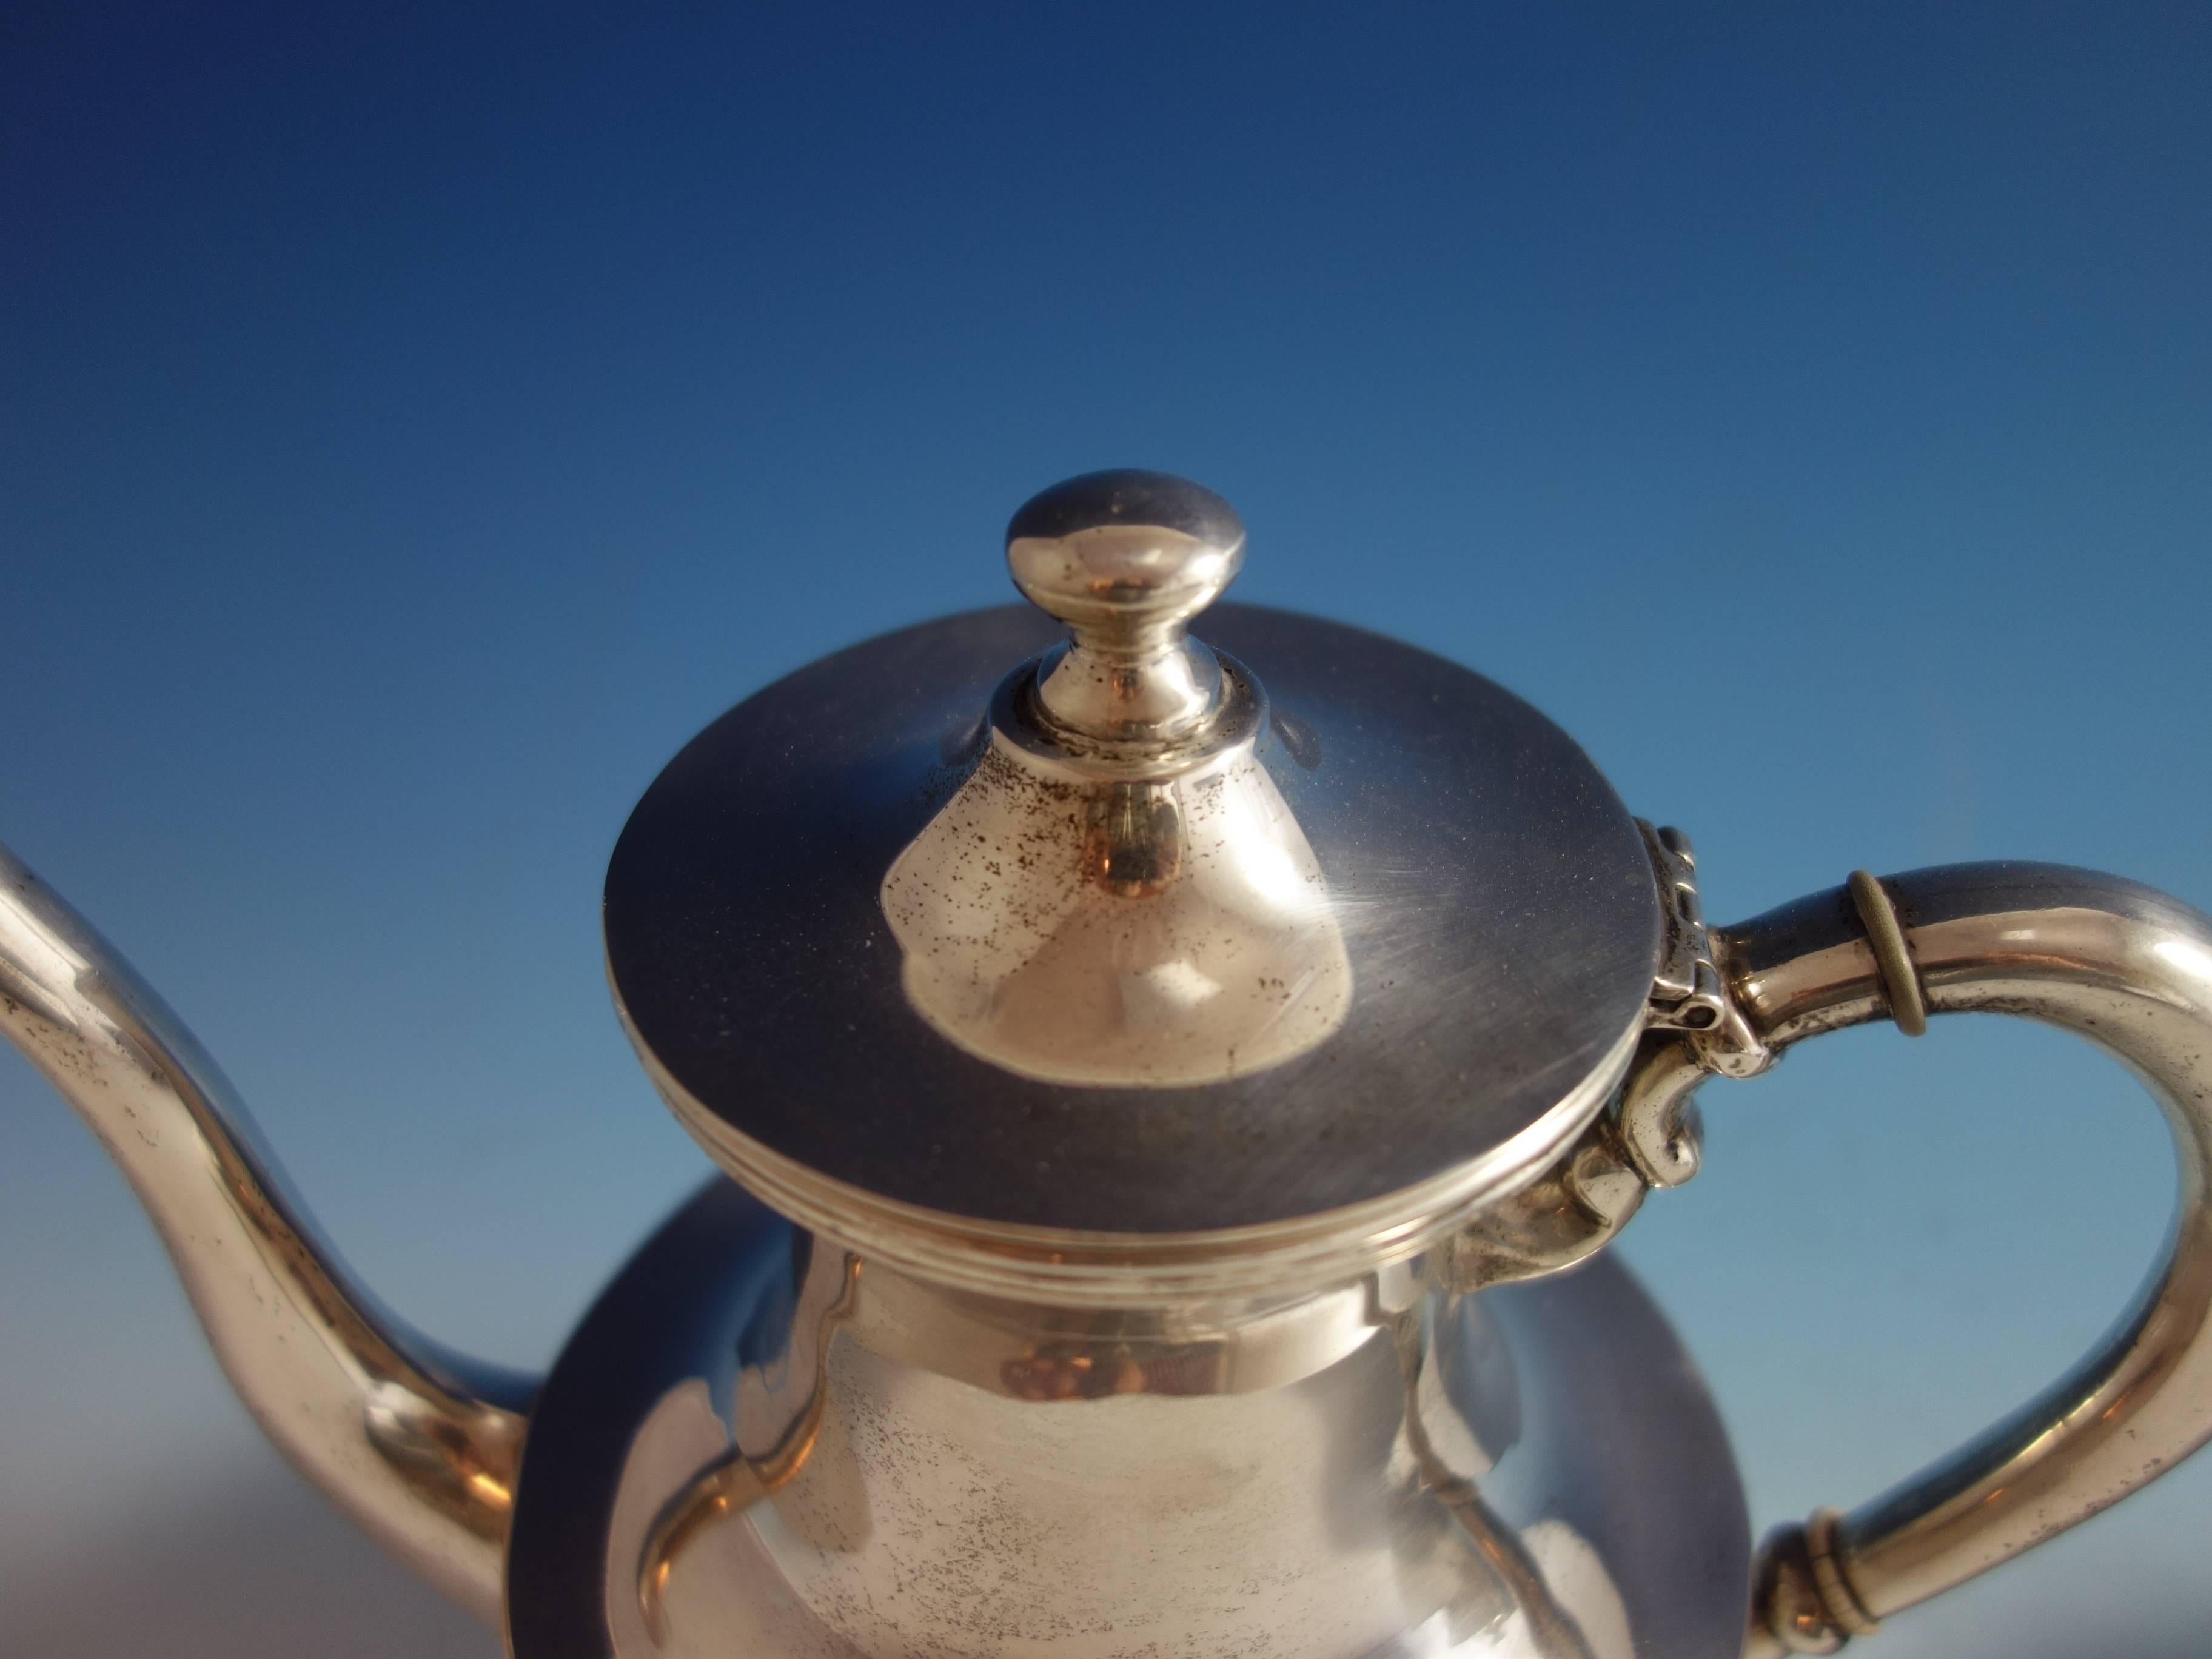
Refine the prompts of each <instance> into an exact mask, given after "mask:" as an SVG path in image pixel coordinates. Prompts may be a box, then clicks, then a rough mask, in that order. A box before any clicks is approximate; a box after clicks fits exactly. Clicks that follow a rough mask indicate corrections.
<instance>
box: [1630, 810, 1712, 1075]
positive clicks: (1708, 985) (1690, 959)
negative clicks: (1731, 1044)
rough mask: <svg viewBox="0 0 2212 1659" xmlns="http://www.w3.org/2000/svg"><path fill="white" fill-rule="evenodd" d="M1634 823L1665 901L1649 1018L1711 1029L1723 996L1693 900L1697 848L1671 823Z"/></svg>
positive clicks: (1675, 1027) (1668, 1025)
mask: <svg viewBox="0 0 2212 1659" xmlns="http://www.w3.org/2000/svg"><path fill="white" fill-rule="evenodd" d="M1636 827H1637V828H1638V829H1641V830H1643V832H1644V847H1645V848H1646V849H1647V850H1648V851H1649V852H1650V854H1651V869H1652V872H1653V873H1654V874H1655V875H1656V876H1657V877H1658V878H1659V896H1660V899H1661V901H1662V902H1663V903H1664V904H1665V906H1666V926H1667V942H1666V945H1665V946H1664V947H1663V948H1662V950H1661V951H1660V953H1659V971H1658V972H1657V973H1656V974H1655V975H1652V980H1651V1022H1650V1023H1651V1024H1653V1025H1654V1026H1656V1027H1658V1028H1660V1029H1661V1030H1670V1031H1710V1030H1712V1029H1713V1027H1715V1026H1716V1025H1718V1024H1720V1023H1721V1021H1722V1019H1723V1018H1724V1017H1725V1016H1726V1014H1727V1012H1728V998H1727V996H1726V995H1725V994H1723V992H1722V990H1721V975H1720V969H1717V967H1715V966H1714V965H1713V951H1712V941H1711V937H1710V936H1709V935H1708V934H1707V933H1706V932H1705V910H1704V908H1702V907H1701V906H1700V905H1699V902H1698V854H1697V849H1696V848H1692V846H1691V845H1690V838H1689V837H1688V836H1686V835H1684V834H1683V833H1682V832H1681V831H1680V829H1674V828H1672V827H1671V826H1670V827H1666V828H1662V829H1653V828H1652V827H1651V825H1650V824H1648V823H1645V822H1644V820H1643V819H1642V818H1638V819H1637V821H1636Z"/></svg>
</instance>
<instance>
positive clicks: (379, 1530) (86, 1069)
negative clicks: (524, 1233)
mask: <svg viewBox="0 0 2212 1659" xmlns="http://www.w3.org/2000/svg"><path fill="white" fill-rule="evenodd" d="M0 1029H4V1030H5V1031H6V1032H7V1035H8V1036H9V1039H10V1040H12V1041H13V1042H15V1046H16V1047H17V1048H21V1050H22V1051H23V1052H24V1053H25V1054H27V1055H28V1056H29V1057H30V1059H31V1061H32V1063H33V1065H35V1066H38V1068H39V1069H40V1071H41V1072H43V1073H46V1077H47V1079H49V1080H50V1081H51V1082H52V1084H53V1085H54V1087H55V1088H57V1089H58V1090H59V1091H61V1093H62V1094H63V1096H64V1097H65V1098H66V1099H67V1100H68V1101H69V1103H70V1104H71V1105H72V1106H74V1107H76V1109H77V1112H78V1113H79V1115H82V1117H83V1119H84V1121H86V1122H87V1123H88V1124H90V1125H91V1126H92V1130H93V1133H94V1134H96V1135H98V1136H99V1137H100V1144H101V1145H102V1146H105V1147H106V1149H107V1151H108V1153H109V1155H110V1156H111V1157H112V1158H114V1159H115V1161H116V1163H117V1164H120V1165H121V1166H122V1169H123V1172H124V1174H125V1176H127V1177H128V1178H129V1180H130V1182H131V1188H132V1190H133V1191H135V1192H136V1193H137V1194H138V1199H139V1201H140V1202H141V1203H142V1204H143V1205H144V1206H146V1210H147V1212H148V1214H149V1215H150V1216H151V1217H152V1218H153V1222H154V1225H155V1229H156V1230H157V1231H159V1232H160V1233H161V1242H162V1243H164V1244H165V1245H167V1248H168V1251H169V1256H170V1259H171V1260H172V1261H174V1262H175V1263H176V1267H177V1272H178V1274H179V1277H180V1278H182V1279H183V1280H184V1285H185V1294H186V1295H188V1296H189V1297H191V1302H192V1306H193V1309H194V1310H196V1311H197V1313H198V1315H199V1318H200V1323H201V1324H202V1325H203V1326H204V1328H206V1331H207V1334H208V1340H209V1341H210V1343H211V1344H212V1345H213V1346H214V1348H215V1352H216V1358H218V1359H219V1360H220V1361H221V1362H222V1368H223V1370H224V1371H225V1372H226V1373H227V1374H228V1376H229V1377H230V1381H231V1384H232V1386H233V1387H234V1388H235V1389H237V1390H238V1392H239V1394H240V1395H241V1396H242V1397H243V1398H244V1400H245V1401H246V1407H247V1408H248V1409H249V1410H251V1411H252V1413H253V1415H254V1418H255V1419H256V1420H257V1421H258V1423H259V1424H260V1425H261V1427H262V1429H263V1431H264V1432H265V1433H266V1434H267V1435H268V1436H269V1437H270V1439H271V1440H273V1441H275V1442H276V1444H277V1446H278V1447H279V1448H281V1449H283V1452H284V1453H285V1455H287V1456H289V1458H290V1459H291V1460H292V1462H294V1463H295V1465H297V1466H298V1468H300V1470H301V1473H303V1474H306V1475H307V1478H308V1479H309V1480H313V1482H314V1483H315V1484H316V1485H317V1486H320V1487H321V1488H322V1489H323V1490H324V1491H325V1492H327V1493H329V1494H330V1495H331V1498H334V1499H336V1500H337V1503H338V1504H339V1505H340V1506H341V1507H342V1508H343V1509H344V1510H346V1511H347V1512H348V1513H349V1514H350V1515H351V1516H353V1517H354V1519H355V1520H356V1521H357V1522H360V1523H361V1524H362V1526H364V1527H366V1528H368V1530H369V1531H370V1532H371V1533H373V1534H375V1535H376V1537H377V1538H378V1539H379V1540H380V1541H382V1542H383V1543H385V1544H386V1546H387V1547H390V1548H392V1550H394V1551H396V1552H397V1553H398V1554H399V1555H400V1557H401V1558H402V1559H404V1560H406V1561H407V1562H408V1564H409V1565H411V1566H413V1567H414V1568H416V1571H420V1572H421V1573H422V1574H423V1575H424V1576H425V1577H428V1579H429V1580H430V1581H431V1582H432V1583H435V1584H436V1585H437V1586H438V1587H439V1588H440V1589H443V1590H444V1591H446V1592H447V1594H448V1595H452V1596H453V1597H454V1598H455V1599H456V1600H458V1601H461V1602H462V1603H463V1604H464V1605H465V1606H467V1607H471V1609H472V1610H474V1611H475V1612H477V1613H478V1614H480V1615H481V1616H483V1618H485V1619H487V1620H490V1621H492V1622H493V1623H495V1624H496V1623H497V1622H498V1620H499V1618H500V1607H501V1578H502V1574H503V1568H504V1562H505V1555H506V1547H507V1520H508V1511H509V1510H510V1508H511V1507H512V1504H513V1492H514V1479H515V1474H516V1471H517V1468H519V1466H520V1462H521V1455H522V1437H523V1431H524V1428H525V1426H526V1420H527V1413H528V1409H529V1401H530V1397H531V1395H532V1393H533V1392H534V1391H535V1389H536V1387H537V1383H536V1380H535V1379H534V1378H529V1377H524V1376H519V1375H516V1374H513V1373H510V1372H505V1371H501V1370H496V1369H495V1368H493V1367H489V1366H486V1365H483V1364H478V1363H477V1362H476V1361H473V1360H470V1359H466V1358H463V1357H461V1356H460V1355H458V1354H455V1353H453V1352H449V1351H447V1350H446V1349H444V1348H442V1347H441V1346H438V1345H437V1344H435V1343H434V1342H431V1341H430V1340H428V1339H426V1338H424V1337H422V1335H420V1334H417V1333H416V1332H414V1331H412V1330H410V1329H409V1328H407V1327H406V1326H405V1325H404V1324H403V1323H401V1322H399V1321H398V1320H397V1319H395V1318H393V1317H392V1316H391V1315H390V1314H388V1313H387V1312H386V1311H385V1310H383V1309H382V1308H380V1307H379V1306H378V1305H377V1304H376V1303H375V1302H374V1300H373V1299H372V1298H371V1297H368V1296H367V1295H366V1294H365V1293H364V1292H363V1291H362V1290H361V1289H360V1287H359V1286H358V1285H355V1284H354V1283H353V1282H352V1280H351V1279H350V1277H349V1274H348V1273H347V1272H346V1270H345V1267H344V1266H343V1263H342V1262H340V1261H338V1259H337V1256H336V1255H334V1254H333V1253H332V1252H331V1249H329V1247H328V1246H327V1245H325V1243H323V1242H322V1240H321V1239H320V1238H319V1237H317V1235H316V1232H315V1230H314V1227H313V1224H312V1223H311V1222H310V1220H309V1219H308V1217H307V1212H306V1210H305V1209H304V1208H302V1207H301V1205H300V1203H299V1200H297V1199H295V1197H294V1196H293V1195H292V1194H291V1193H290V1191H289V1189H288V1188H287V1187H286V1186H285V1183H284V1180H283V1173H282V1171H281V1170H279V1169H278V1168H277V1166H276V1162H275V1160H274V1159H273V1158H270V1155H269V1153H268V1152H267V1151H266V1150H265V1149H264V1147H263V1146H262V1145H261V1142H260V1138H259V1136H258V1134H257V1133H256V1132H255V1130H254V1127H253V1123H252V1119H251V1118H249V1117H248V1116H247V1115H246V1111H245V1109H244V1108H242V1107H241V1106H240V1104H239V1103H238V1102H237V1101H236V1099H235V1098H234V1097H233V1096H232V1093H231V1089H230V1085H229V1083H228V1081H227V1080H226V1079H224V1077H223V1075H222V1073H221V1072H220V1071H218V1070H217V1069H216V1066H215V1064H214V1062H213V1061H211V1060H209V1059H208V1057H207V1055H206V1054H204V1053H203V1052H202V1051H201V1049H200V1048H199V1045H198V1044H197V1043H196V1042H193V1040H192V1038H191V1034H190V1033H188V1032H187V1031H186V1030H185V1029H184V1027H183V1025H182V1024H180V1023H179V1021H178V1019H177V1017H176V1016H175V1015H174V1014H173V1013H171V1012H169V1010H168V1009H167V1007H165V1006H163V1005H162V1003H161V999H160V998H158V997H156V996H155V994H153V993H152V992H151V991H150V990H149V989H148V988H147V987H146V986H145V985H144V984H143V982H141V981H140V980H139V979H138V976H137V975H136V974H134V973H133V972H131V969H130V968H129V966H128V965H127V964H125V963H124V961H123V960H122V958H121V957H118V955H117V954H116V953H115V951H113V950H112V948H111V947H110V946H109V945H107V943H106V941H105V940H104V939H101V938H100V935H99V934H97V933H94V932H93V930H92V929H91V928H90V927H88V926H87V925H86V924H85V922H84V921H83V920H82V918H81V917H79V916H78V915H76V913H75V912H74V911H72V910H71V909H70V908H69V906H68V905H67V904H65V903H64V902H62V900H61V899H60V897H59V896H57V895H56V894H55V893H54V892H52V890H50V889H48V888H47V887H46V886H45V885H44V884H42V883H41V882H40V880H39V879H38V878H37V877H35V876H33V874H32V873H31V872H29V871H28V870H27V869H26V868H25V867H24V866H23V865H22V864H21V862H20V861H19V860H17V859H16V858H15V855H14V854H11V853H9V851H8V850H7V848H4V847H0Z"/></svg>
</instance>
